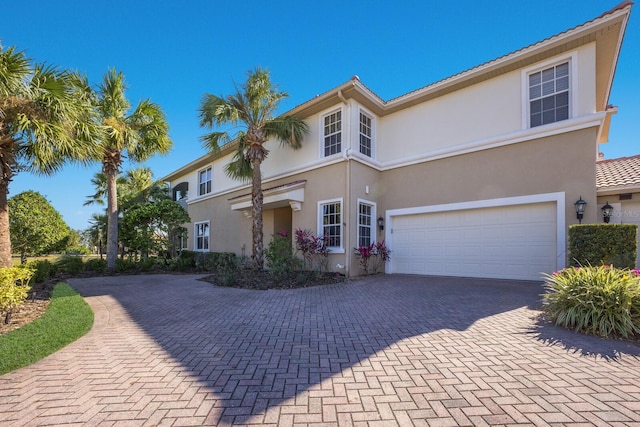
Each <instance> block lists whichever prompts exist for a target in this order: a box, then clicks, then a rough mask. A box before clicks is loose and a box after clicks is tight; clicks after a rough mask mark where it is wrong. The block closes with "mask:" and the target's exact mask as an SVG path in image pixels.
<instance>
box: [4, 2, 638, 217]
mask: <svg viewBox="0 0 640 427" xmlns="http://www.w3.org/2000/svg"><path fill="white" fill-rule="evenodd" d="M5 3H6V4H3V5H2V15H3V19H2V26H0V43H2V45H3V46H5V47H9V46H16V47H17V48H18V49H19V50H24V51H26V53H27V55H28V56H29V57H31V58H32V59H34V60H36V61H38V62H47V63H49V64H52V65H57V66H59V67H62V68H69V69H77V70H79V71H81V72H83V73H86V74H87V75H88V77H89V80H90V81H91V82H92V83H94V84H97V83H98V82H99V81H100V80H101V79H102V76H103V75H104V73H105V72H106V71H107V69H108V68H109V67H116V68H117V69H118V70H120V71H122V72H123V73H124V74H125V76H126V80H127V84H128V86H129V90H128V92H127V94H128V97H129V99H130V101H131V102H132V103H137V102H138V101H140V100H142V99H145V98H150V99H151V100H152V101H154V102H157V103H159V104H160V105H161V106H162V108H163V109H164V111H165V113H166V115H167V119H168V121H169V125H170V126H171V131H170V133H171V138H172V140H173V142H174V148H173V150H172V152H171V154H169V155H168V156H164V157H156V158H153V159H151V160H150V161H148V162H146V163H145V165H147V166H149V167H150V168H151V169H152V170H153V172H154V175H155V177H156V178H161V177H162V176H164V175H166V174H168V173H169V172H171V171H173V170H175V169H177V168H179V167H180V166H182V165H184V164H186V163H188V162H190V161H191V160H194V159H196V158H197V157H199V156H201V155H203V154H204V153H205V151H204V150H203V148H202V146H201V144H200V141H199V137H200V135H202V134H203V133H204V132H205V131H204V130H203V129H200V128H199V124H198V119H197V108H198V105H199V102H200V99H201V97H202V95H203V94H204V93H205V92H210V93H214V94H216V95H226V94H228V93H230V92H231V91H232V90H233V83H234V81H235V82H238V83H241V82H242V81H243V80H244V78H245V74H246V72H247V71H248V70H250V69H253V68H255V67H256V66H262V67H266V68H268V69H270V70H271V76H272V80H273V81H274V82H275V83H277V84H278V85H279V86H280V89H281V90H284V91H286V92H288V93H289V94H290V97H289V98H288V99H286V100H285V101H284V102H283V103H282V104H281V111H280V112H285V111H286V110H288V109H290V108H292V107H294V106H295V105H298V104H300V103H302V102H304V101H307V100H308V99H310V98H312V97H314V96H315V95H316V94H319V93H323V92H325V91H327V90H329V89H331V88H333V87H335V86H338V85H340V84H341V83H344V82H345V81H347V80H348V79H349V78H350V77H351V76H353V75H358V76H359V77H360V80H361V81H362V82H363V83H364V84H366V85H367V86H368V87H369V88H371V89H372V90H373V91H374V92H376V93H377V94H378V95H379V96H380V97H382V98H383V99H385V100H387V99H390V98H394V97H396V96H399V95H402V94H404V93H406V92H409V91H412V90H414V89H417V88H419V87H422V86H426V85H428V84H430V83H433V82H435V81H438V80H440V79H442V78H445V77H448V76H450V75H453V74H456V73H458V72H460V71H463V70H465V69H468V68H471V67H473V66H475V65H478V64H481V63H483V62H486V61H489V60H491V59H494V58H497V57H499V56H501V55H504V54H507V53H509V52H512V51H514V50H517V49H520V48H522V47H524V46H527V45H529V44H531V43H535V42H537V41H539V40H542V39H544V38H547V37H549V36H552V35H555V34H558V33H560V32H563V31H565V30H567V29H569V28H571V27H574V26H576V25H579V24H582V23H584V22H586V21H588V20H591V19H593V18H595V17H597V16H599V15H600V14H602V13H603V12H605V11H607V10H609V9H611V8H613V7H614V6H616V5H617V4H618V3H619V1H618V0H563V1H560V2H559V1H557V0H553V1H551V0H538V1H537V2H535V6H536V7H535V9H533V8H532V7H531V6H532V5H533V4H532V3H530V2H525V1H513V0H506V1H478V0H474V1H467V0H458V1H456V2H442V1H432V0H421V1H417V0H416V1H402V0H399V1H395V2H388V1H378V0H370V1H366V2H365V1H361V0H358V1H344V0H343V1H335V0H323V1H317V0H302V1H301V0H297V1H282V0H272V1H269V2H264V1H257V0H250V1H244V0H240V1H231V2H230V1H214V0H208V1H207V0H184V1H182V0H181V1H177V0H174V1H168V0H155V1H152V0H91V1H86V0H82V1H80V0H75V1H64V0H60V1H44V0H32V1H29V2H18V1H11V2H5ZM637 7H638V6H634V8H637ZM638 13H640V12H638V11H636V10H632V14H631V19H630V21H629V25H628V28H627V32H626V36H625V40H624V44H623V47H622V52H621V55H620V60H619V63H618V69H617V72H616V77H615V81H614V86H613V91H612V94H611V98H610V103H611V104H614V105H616V106H618V108H619V112H618V114H617V115H615V116H614V117H613V121H612V128H611V133H610V142H609V143H608V144H606V145H604V146H602V149H601V151H603V152H604V153H605V157H606V158H615V157H622V156H629V155H634V154H640V144H639V142H640V82H639V76H640V60H638V58H640V31H639V29H640V23H639V22H638V17H637V16H636V15H637V14H638ZM134 166H135V165H125V169H129V168H131V167H134ZM99 170H100V165H99V164H95V165H93V166H91V167H81V166H75V165H70V166H67V167H66V168H65V169H64V171H62V172H60V173H58V174H56V175H54V176H53V177H39V176H34V175H32V174H29V173H20V174H18V175H17V176H16V177H15V179H14V181H13V182H12V183H11V186H10V191H11V194H10V196H12V195H16V194H18V193H20V192H22V191H26V190H35V191H39V192H40V193H42V194H43V195H45V196H46V197H47V199H48V200H49V201H50V202H51V203H52V204H53V206H54V207H55V208H56V209H57V210H58V211H59V212H60V213H61V214H62V215H63V217H64V219H65V221H66V222H67V224H69V226H71V227H72V228H75V229H85V228H87V227H88V225H89V223H88V221H89V219H90V216H91V214H92V213H93V212H98V211H100V210H101V208H100V207H96V206H83V203H84V201H85V200H86V197H87V196H88V195H90V194H92V193H93V192H94V188H93V187H92V186H91V183H90V180H91V178H92V176H93V175H94V174H95V173H96V172H97V171H99Z"/></svg>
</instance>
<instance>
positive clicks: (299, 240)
mask: <svg viewBox="0 0 640 427" xmlns="http://www.w3.org/2000/svg"><path fill="white" fill-rule="evenodd" d="M294 234H295V241H296V249H297V250H299V251H300V252H301V253H302V259H303V260H304V267H305V269H306V268H308V269H309V270H312V269H313V263H314V260H316V263H317V265H318V270H319V271H323V270H326V269H327V266H328V264H329V246H328V243H329V239H328V238H327V237H326V236H314V234H313V233H312V232H311V231H309V230H302V229H300V228H296V230H295V232H294ZM307 263H308V264H307ZM307 265H308V267H307Z"/></svg>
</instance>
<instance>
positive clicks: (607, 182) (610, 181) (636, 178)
mask: <svg viewBox="0 0 640 427" xmlns="http://www.w3.org/2000/svg"><path fill="white" fill-rule="evenodd" d="M625 187H638V188H640V155H636V156H631V157H620V158H619V159H610V160H600V161H598V162H597V163H596V188H597V189H598V190H613V189H615V188H625Z"/></svg>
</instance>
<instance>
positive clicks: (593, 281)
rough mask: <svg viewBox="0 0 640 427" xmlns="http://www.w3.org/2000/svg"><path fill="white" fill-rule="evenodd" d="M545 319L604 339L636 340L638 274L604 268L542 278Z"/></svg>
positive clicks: (639, 300) (638, 335)
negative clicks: (546, 317) (543, 279)
mask: <svg viewBox="0 0 640 427" xmlns="http://www.w3.org/2000/svg"><path fill="white" fill-rule="evenodd" d="M545 279H546V283H545V289H546V292H545V293H544V294H542V297H543V307H544V311H545V312H546V314H547V316H548V317H549V318H550V319H551V320H552V321H554V322H555V323H556V324H557V325H560V326H563V327H566V328H570V329H574V330H575V331H578V332H583V333H587V334H591V335H597V336H601V337H605V338H627V339H633V338H635V339H638V338H640V271H639V270H626V269H619V268H614V267H609V266H606V265H603V266H598V267H593V266H588V267H570V268H566V269H564V270H560V271H557V272H555V273H553V274H551V275H549V274H545Z"/></svg>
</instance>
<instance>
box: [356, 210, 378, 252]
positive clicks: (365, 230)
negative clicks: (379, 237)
mask: <svg viewBox="0 0 640 427" xmlns="http://www.w3.org/2000/svg"><path fill="white" fill-rule="evenodd" d="M375 225H376V204H375V203H373V202H368V201H366V200H361V199H358V247H360V246H369V245H370V244H372V243H374V242H375V241H376V232H375Z"/></svg>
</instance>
